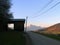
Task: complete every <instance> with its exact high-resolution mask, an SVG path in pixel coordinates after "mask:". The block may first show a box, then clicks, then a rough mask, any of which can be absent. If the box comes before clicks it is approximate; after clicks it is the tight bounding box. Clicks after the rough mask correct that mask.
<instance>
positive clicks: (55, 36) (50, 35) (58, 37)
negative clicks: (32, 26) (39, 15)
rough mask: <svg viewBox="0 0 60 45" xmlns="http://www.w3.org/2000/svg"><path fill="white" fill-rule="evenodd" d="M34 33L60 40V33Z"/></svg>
mask: <svg viewBox="0 0 60 45" xmlns="http://www.w3.org/2000/svg"><path fill="white" fill-rule="evenodd" d="M34 33H37V34H41V35H44V36H47V37H49V38H52V39H55V40H58V41H60V35H59V34H58V35H54V34H44V33H39V32H34Z"/></svg>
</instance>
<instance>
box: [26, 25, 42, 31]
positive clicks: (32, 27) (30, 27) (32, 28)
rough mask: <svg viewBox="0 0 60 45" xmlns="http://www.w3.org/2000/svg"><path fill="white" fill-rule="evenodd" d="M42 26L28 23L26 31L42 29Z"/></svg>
mask: <svg viewBox="0 0 60 45" xmlns="http://www.w3.org/2000/svg"><path fill="white" fill-rule="evenodd" d="M42 28H43V27H40V26H36V25H30V26H28V28H27V29H28V30H27V31H36V30H38V29H42Z"/></svg>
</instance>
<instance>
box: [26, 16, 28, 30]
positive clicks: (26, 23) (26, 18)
mask: <svg viewBox="0 0 60 45" xmlns="http://www.w3.org/2000/svg"><path fill="white" fill-rule="evenodd" d="M27 20H28V16H26V30H27Z"/></svg>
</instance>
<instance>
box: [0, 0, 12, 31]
mask: <svg viewBox="0 0 60 45" xmlns="http://www.w3.org/2000/svg"><path fill="white" fill-rule="evenodd" d="M10 8H11V0H0V32H1V31H7V30H6V29H5V26H6V24H7V22H8V20H10V19H11V18H13V15H12V13H11V12H10Z"/></svg>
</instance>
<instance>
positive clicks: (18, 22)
mask: <svg viewBox="0 0 60 45" xmlns="http://www.w3.org/2000/svg"><path fill="white" fill-rule="evenodd" d="M12 23H13V24H14V30H15V31H24V23H25V19H11V20H10V21H8V24H12Z"/></svg>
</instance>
